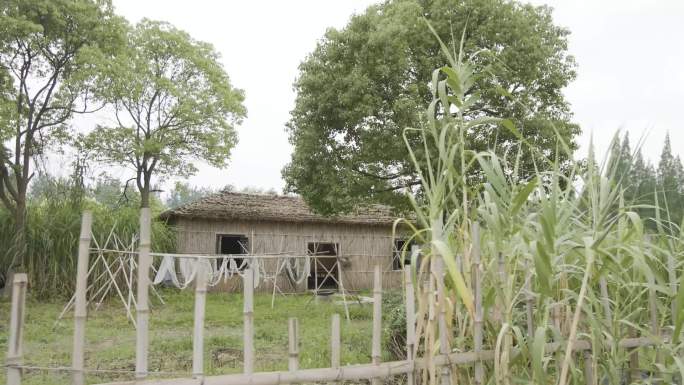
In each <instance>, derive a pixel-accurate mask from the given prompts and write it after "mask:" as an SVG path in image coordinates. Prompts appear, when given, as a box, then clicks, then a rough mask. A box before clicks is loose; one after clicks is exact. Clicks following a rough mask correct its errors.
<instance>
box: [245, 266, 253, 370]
mask: <svg viewBox="0 0 684 385" xmlns="http://www.w3.org/2000/svg"><path fill="white" fill-rule="evenodd" d="M243 286H244V289H243V290H244V306H243V316H244V336H243V343H244V347H243V357H244V370H243V371H244V373H245V374H252V373H253V372H254V268H253V267H252V266H249V267H248V268H247V270H246V271H245V279H244V284H243Z"/></svg>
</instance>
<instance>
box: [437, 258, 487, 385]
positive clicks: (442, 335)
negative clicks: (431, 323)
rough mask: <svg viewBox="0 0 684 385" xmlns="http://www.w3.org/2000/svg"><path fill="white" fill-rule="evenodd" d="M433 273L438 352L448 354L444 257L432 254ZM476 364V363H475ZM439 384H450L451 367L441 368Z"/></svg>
mask: <svg viewBox="0 0 684 385" xmlns="http://www.w3.org/2000/svg"><path fill="white" fill-rule="evenodd" d="M434 258H435V259H434V265H433V267H434V275H435V283H436V284H437V309H436V310H437V329H438V333H439V353H440V354H449V351H450V350H451V349H450V348H449V329H448V328H447V323H446V294H445V292H444V291H445V290H444V259H442V256H434ZM476 365H477V363H476ZM441 384H442V385H450V384H451V368H450V367H449V366H448V365H445V366H442V368H441Z"/></svg>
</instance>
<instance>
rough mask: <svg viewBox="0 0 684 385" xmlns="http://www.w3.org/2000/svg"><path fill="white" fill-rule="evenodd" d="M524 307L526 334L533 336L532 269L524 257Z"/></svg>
mask: <svg viewBox="0 0 684 385" xmlns="http://www.w3.org/2000/svg"><path fill="white" fill-rule="evenodd" d="M525 271H527V274H526V277H525V291H526V292H527V293H526V295H525V297H526V298H525V308H526V310H527V336H528V338H532V337H533V336H534V296H533V294H532V271H531V270H530V269H529V261H528V260H527V259H525Z"/></svg>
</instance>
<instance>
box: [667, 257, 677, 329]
mask: <svg viewBox="0 0 684 385" xmlns="http://www.w3.org/2000/svg"><path fill="white" fill-rule="evenodd" d="M667 272H668V278H669V280H670V291H671V293H672V294H671V296H672V301H671V303H670V311H671V313H670V314H672V317H674V315H675V314H677V301H676V300H675V298H677V265H676V262H675V259H674V256H672V253H668V254H667ZM673 324H674V321H673Z"/></svg>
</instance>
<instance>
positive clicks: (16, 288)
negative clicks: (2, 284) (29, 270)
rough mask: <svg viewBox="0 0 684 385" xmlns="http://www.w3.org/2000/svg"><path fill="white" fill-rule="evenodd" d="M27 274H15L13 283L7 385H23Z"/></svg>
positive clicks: (6, 361) (6, 362)
mask: <svg viewBox="0 0 684 385" xmlns="http://www.w3.org/2000/svg"><path fill="white" fill-rule="evenodd" d="M27 282H28V276H27V275H26V274H25V273H15V274H14V280H13V282H12V307H11V310H10V327H9V338H8V340H7V357H6V358H5V364H6V365H7V385H21V368H20V367H18V366H21V364H22V360H23V349H22V340H23V333H24V314H25V308H26V284H27ZM8 286H9V285H8Z"/></svg>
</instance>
